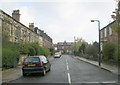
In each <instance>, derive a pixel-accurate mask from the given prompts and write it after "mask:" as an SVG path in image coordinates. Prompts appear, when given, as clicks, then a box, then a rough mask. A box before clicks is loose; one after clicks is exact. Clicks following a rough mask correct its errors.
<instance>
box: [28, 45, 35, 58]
mask: <svg viewBox="0 0 120 85" xmlns="http://www.w3.org/2000/svg"><path fill="white" fill-rule="evenodd" d="M29 55H30V56H34V55H36V51H35V49H34V48H33V47H32V46H30V47H29Z"/></svg>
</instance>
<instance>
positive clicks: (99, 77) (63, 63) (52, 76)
mask: <svg viewBox="0 0 120 85" xmlns="http://www.w3.org/2000/svg"><path fill="white" fill-rule="evenodd" d="M50 62H51V71H50V72H48V73H47V74H46V76H41V75H39V74H35V75H28V76H27V77H23V76H21V77H20V78H19V79H17V80H14V81H11V82H10V83H66V84H75V85H76V84H78V83H95V84H94V85H96V83H114V82H117V81H118V76H117V75H114V74H112V73H111V72H108V71H106V70H104V69H101V68H99V67H97V66H94V65H92V64H89V63H86V62H84V61H81V60H77V59H76V58H73V57H72V56H70V55H62V57H61V58H56V59H54V58H51V59H50ZM78 85H79V84H78ZM84 85H86V84H84ZM91 85H92V84H91Z"/></svg>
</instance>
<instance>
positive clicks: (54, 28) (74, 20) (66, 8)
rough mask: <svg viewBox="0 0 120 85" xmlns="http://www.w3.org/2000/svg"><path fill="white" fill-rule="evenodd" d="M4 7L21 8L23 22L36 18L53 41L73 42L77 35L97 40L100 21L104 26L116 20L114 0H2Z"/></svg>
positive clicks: (7, 9) (8, 8)
mask: <svg viewBox="0 0 120 85" xmlns="http://www.w3.org/2000/svg"><path fill="white" fill-rule="evenodd" d="M0 6H1V9H2V10H3V11H4V12H6V13H7V14H9V15H11V14H12V11H13V10H15V9H19V10H20V14H21V18H20V22H21V23H23V24H25V25H26V26H28V25H29V23H31V22H34V24H35V27H38V28H39V29H41V30H44V32H46V33H47V34H48V35H49V36H50V37H51V38H52V39H53V43H57V42H63V41H65V40H66V41H68V42H73V41H74V36H75V37H76V38H77V37H78V38H83V39H84V40H85V41H87V42H89V43H91V42H94V41H98V23H97V22H94V23H93V22H90V20H92V19H95V20H96V19H97V20H100V23H101V29H102V28H103V27H104V26H106V25H107V24H109V23H110V22H112V21H113V19H112V18H111V15H112V14H113V13H112V12H113V11H114V10H115V8H116V2H115V0H36V1H35V0H34V1H32V0H20V1H17V0H11V1H10V0H1V3H0Z"/></svg>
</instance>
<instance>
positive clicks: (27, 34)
mask: <svg viewBox="0 0 120 85" xmlns="http://www.w3.org/2000/svg"><path fill="white" fill-rule="evenodd" d="M0 23H1V28H2V30H3V32H5V33H6V34H7V35H8V36H9V40H10V41H11V42H16V43H20V42H21V43H24V42H30V43H31V42H37V43H39V45H40V46H43V45H44V46H45V47H48V48H50V47H52V46H53V45H52V44H53V43H52V38H50V37H49V36H48V35H47V34H46V33H44V31H41V32H38V31H40V29H35V27H34V23H29V27H27V26H25V25H24V24H22V23H21V22H20V14H19V10H13V13H12V17H11V16H10V15H8V14H7V13H5V12H4V11H2V10H0ZM46 42H47V43H46Z"/></svg>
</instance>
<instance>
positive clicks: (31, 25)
mask: <svg viewBox="0 0 120 85" xmlns="http://www.w3.org/2000/svg"><path fill="white" fill-rule="evenodd" d="M29 28H30V29H31V30H33V31H34V23H29Z"/></svg>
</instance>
